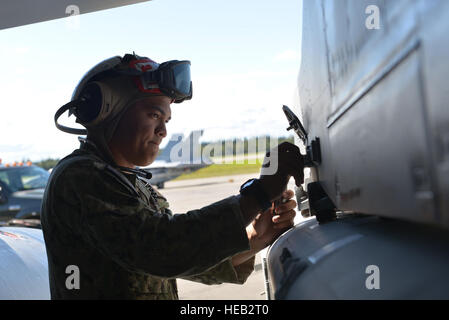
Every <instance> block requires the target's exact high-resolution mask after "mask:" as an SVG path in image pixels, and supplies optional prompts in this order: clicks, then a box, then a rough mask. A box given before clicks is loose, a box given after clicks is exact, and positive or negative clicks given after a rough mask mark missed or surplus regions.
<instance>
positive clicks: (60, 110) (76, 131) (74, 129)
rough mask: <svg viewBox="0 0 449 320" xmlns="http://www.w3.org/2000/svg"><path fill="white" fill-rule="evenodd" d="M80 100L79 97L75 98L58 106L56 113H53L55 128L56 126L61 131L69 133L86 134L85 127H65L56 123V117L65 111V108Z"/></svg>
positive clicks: (69, 107)
mask: <svg viewBox="0 0 449 320" xmlns="http://www.w3.org/2000/svg"><path fill="white" fill-rule="evenodd" d="M80 102H81V99H76V100H73V101H70V102H69V103H66V104H65V105H63V106H62V107H61V108H59V109H58V111H56V113H55V125H56V128H58V129H59V130H61V131H64V132H67V133H71V134H78V135H87V130H86V129H76V128H70V127H66V126H63V125H62V124H59V123H58V118H59V117H60V116H61V115H62V114H63V113H64V112H66V111H67V110H69V109H71V108H73V107H75V106H76V105H78V104H79V103H80Z"/></svg>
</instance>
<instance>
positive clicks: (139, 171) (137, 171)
mask: <svg viewBox="0 0 449 320" xmlns="http://www.w3.org/2000/svg"><path fill="white" fill-rule="evenodd" d="M117 168H118V169H120V170H122V171H125V172H129V173H134V174H136V175H138V176H139V177H142V178H145V179H148V180H149V179H151V177H152V176H153V174H152V173H151V172H149V171H146V170H144V169H132V168H128V167H122V166H117Z"/></svg>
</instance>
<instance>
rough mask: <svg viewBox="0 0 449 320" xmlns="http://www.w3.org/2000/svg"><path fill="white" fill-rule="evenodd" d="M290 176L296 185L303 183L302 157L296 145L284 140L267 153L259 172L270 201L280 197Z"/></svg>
mask: <svg viewBox="0 0 449 320" xmlns="http://www.w3.org/2000/svg"><path fill="white" fill-rule="evenodd" d="M292 176H293V178H295V183H296V185H297V186H300V185H301V184H303V183H304V158H303V156H302V155H301V152H300V151H299V148H298V147H297V146H295V145H294V144H291V143H289V142H284V143H281V144H280V145H278V146H277V147H275V148H273V149H271V150H270V152H269V153H267V156H266V157H265V159H264V164H263V165H262V170H261V172H260V181H261V182H262V186H263V188H264V190H265V192H266V193H267V195H268V196H269V198H270V201H274V200H277V199H279V198H280V197H281V194H282V192H284V191H285V189H286V188H287V183H288V181H289V180H290V177H292Z"/></svg>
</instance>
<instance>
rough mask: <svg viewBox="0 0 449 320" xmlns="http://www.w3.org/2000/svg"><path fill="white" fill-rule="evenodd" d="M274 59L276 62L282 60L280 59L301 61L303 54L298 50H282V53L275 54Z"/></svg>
mask: <svg viewBox="0 0 449 320" xmlns="http://www.w3.org/2000/svg"><path fill="white" fill-rule="evenodd" d="M273 60H274V61H276V62H280V61H289V62H291V61H300V60H301V54H300V53H299V52H298V51H295V50H291V49H289V50H285V51H282V52H280V53H278V54H277V55H275V56H274V58H273Z"/></svg>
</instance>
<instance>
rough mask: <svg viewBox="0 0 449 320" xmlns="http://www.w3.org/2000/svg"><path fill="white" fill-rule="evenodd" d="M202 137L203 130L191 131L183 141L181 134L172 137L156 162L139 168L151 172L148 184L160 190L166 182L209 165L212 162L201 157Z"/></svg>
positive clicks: (207, 158)
mask: <svg viewBox="0 0 449 320" xmlns="http://www.w3.org/2000/svg"><path fill="white" fill-rule="evenodd" d="M202 135H203V130H196V131H192V132H191V133H190V135H189V136H188V137H187V138H186V139H185V140H183V138H184V136H183V135H182V134H179V133H176V134H174V135H172V137H171V138H170V140H169V142H168V144H167V145H166V146H165V148H164V149H163V151H162V153H161V154H160V155H159V156H158V157H157V158H156V160H155V161H154V162H153V163H152V164H151V165H149V166H147V167H142V168H141V169H144V170H146V171H149V172H151V174H152V177H151V179H149V180H148V182H149V183H150V184H152V185H155V186H157V187H158V188H159V189H162V188H164V183H165V182H166V181H169V180H172V179H174V178H176V177H179V176H180V175H182V174H185V173H191V172H195V171H197V170H199V169H202V168H205V167H207V166H209V165H211V164H212V160H210V159H209V157H204V156H202V155H201V146H200V143H199V139H200V138H201V136H202Z"/></svg>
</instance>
